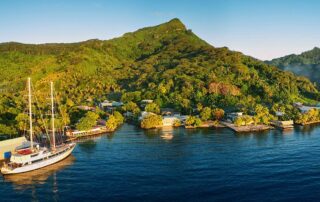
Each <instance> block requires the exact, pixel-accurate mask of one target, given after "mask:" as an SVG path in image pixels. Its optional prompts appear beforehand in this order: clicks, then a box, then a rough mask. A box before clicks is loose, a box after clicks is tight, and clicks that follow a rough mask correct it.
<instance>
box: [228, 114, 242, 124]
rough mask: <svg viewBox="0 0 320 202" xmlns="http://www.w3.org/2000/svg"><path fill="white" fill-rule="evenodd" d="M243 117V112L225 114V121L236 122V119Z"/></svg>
mask: <svg viewBox="0 0 320 202" xmlns="http://www.w3.org/2000/svg"><path fill="white" fill-rule="evenodd" d="M240 116H243V112H232V113H229V114H227V116H226V117H227V119H228V120H231V121H232V122H234V121H235V120H236V118H238V117H240Z"/></svg>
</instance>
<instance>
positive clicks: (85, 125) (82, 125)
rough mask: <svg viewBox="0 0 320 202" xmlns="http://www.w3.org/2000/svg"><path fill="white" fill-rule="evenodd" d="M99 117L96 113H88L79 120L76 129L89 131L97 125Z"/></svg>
mask: <svg viewBox="0 0 320 202" xmlns="http://www.w3.org/2000/svg"><path fill="white" fill-rule="evenodd" d="M98 118H99V115H98V114H96V113H94V112H91V111H89V112H87V113H86V115H85V116H84V117H83V118H81V119H80V120H79V123H77V125H76V127H77V129H78V130H89V129H91V128H92V127H93V126H95V125H96V123H97V120H98Z"/></svg>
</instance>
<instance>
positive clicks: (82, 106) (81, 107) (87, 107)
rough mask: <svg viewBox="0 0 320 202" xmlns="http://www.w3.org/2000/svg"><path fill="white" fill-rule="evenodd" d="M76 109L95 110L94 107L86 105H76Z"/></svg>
mask: <svg viewBox="0 0 320 202" xmlns="http://www.w3.org/2000/svg"><path fill="white" fill-rule="evenodd" d="M77 108H78V109H81V110H85V111H94V110H96V108H95V107H90V106H86V105H81V106H77Z"/></svg>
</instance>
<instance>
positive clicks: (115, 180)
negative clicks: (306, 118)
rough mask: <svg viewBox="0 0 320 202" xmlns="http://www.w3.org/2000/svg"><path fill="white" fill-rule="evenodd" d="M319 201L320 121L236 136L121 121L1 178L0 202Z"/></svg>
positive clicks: (220, 130) (221, 132) (216, 131)
mask: <svg viewBox="0 0 320 202" xmlns="http://www.w3.org/2000/svg"><path fill="white" fill-rule="evenodd" d="M319 200H320V127H319V126H318V127H317V126H315V127H308V128H295V129H294V130H292V131H289V132H281V131H278V130H272V131H269V132H265V133H255V134H235V133H234V132H232V131H230V130H228V129H219V130H214V129H199V130H198V129H196V130H194V129H189V130H186V129H183V128H179V129H174V130H170V129H167V130H154V131H148V132H146V131H143V130H140V129H138V128H135V127H134V126H131V125H124V126H122V127H121V128H120V129H119V130H118V131H117V132H115V133H114V134H112V135H103V136H100V137H96V138H93V139H87V140H82V141H81V142H79V143H78V145H77V147H76V149H75V151H74V152H73V155H72V156H70V157H69V158H68V159H66V160H64V161H62V162H60V163H58V164H56V165H54V166H50V167H47V168H45V169H42V170H39V171H35V172H33V173H27V174H23V175H19V176H11V177H5V178H3V177H2V176H1V177H0V201H319Z"/></svg>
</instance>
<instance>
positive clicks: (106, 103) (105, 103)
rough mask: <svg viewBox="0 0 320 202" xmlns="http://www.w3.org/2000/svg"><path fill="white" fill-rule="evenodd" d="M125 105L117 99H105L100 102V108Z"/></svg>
mask: <svg viewBox="0 0 320 202" xmlns="http://www.w3.org/2000/svg"><path fill="white" fill-rule="evenodd" d="M122 105H123V103H122V102H116V101H109V100H105V101H103V102H101V103H100V104H99V106H100V108H104V107H121V106H122Z"/></svg>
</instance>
